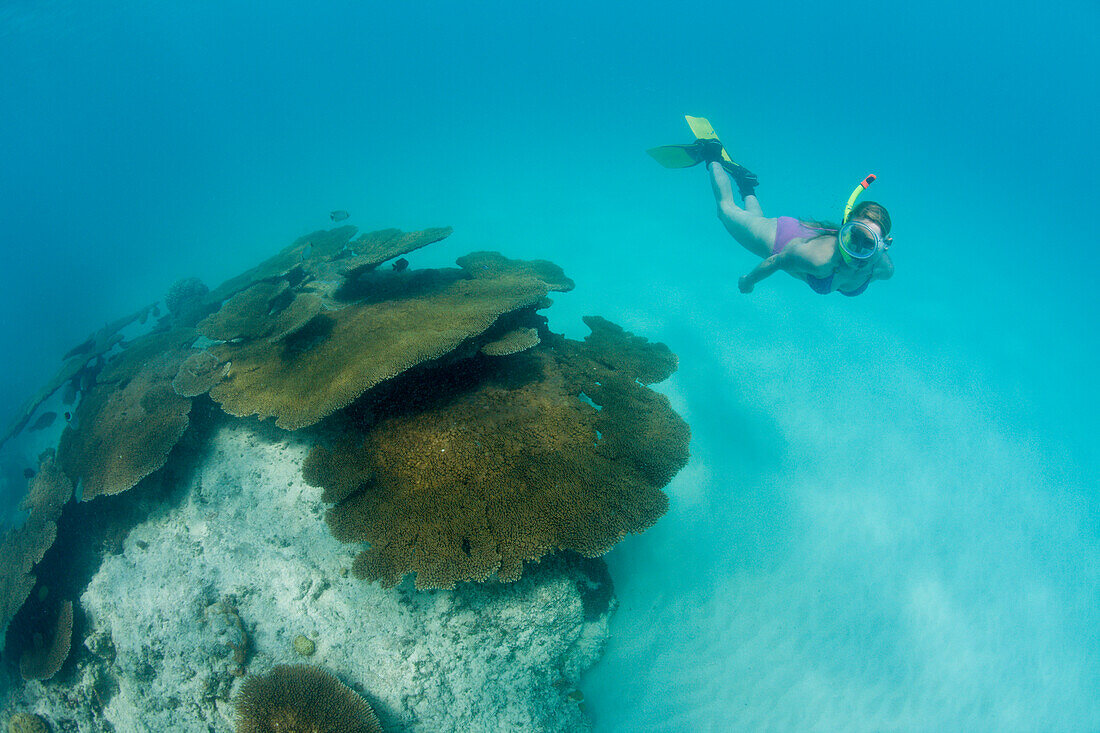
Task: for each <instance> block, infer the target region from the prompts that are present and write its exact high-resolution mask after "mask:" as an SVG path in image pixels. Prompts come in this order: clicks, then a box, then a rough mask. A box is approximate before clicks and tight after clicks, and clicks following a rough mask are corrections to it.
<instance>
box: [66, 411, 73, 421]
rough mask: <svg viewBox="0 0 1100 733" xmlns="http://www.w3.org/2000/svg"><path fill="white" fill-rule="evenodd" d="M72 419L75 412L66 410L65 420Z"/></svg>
mask: <svg viewBox="0 0 1100 733" xmlns="http://www.w3.org/2000/svg"><path fill="white" fill-rule="evenodd" d="M72 419H73V413H71V412H66V413H65V421H66V422H68V421H69V420H72Z"/></svg>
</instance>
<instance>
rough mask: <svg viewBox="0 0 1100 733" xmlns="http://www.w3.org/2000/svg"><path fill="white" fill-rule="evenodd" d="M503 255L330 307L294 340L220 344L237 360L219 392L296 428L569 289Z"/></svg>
mask: <svg viewBox="0 0 1100 733" xmlns="http://www.w3.org/2000/svg"><path fill="white" fill-rule="evenodd" d="M496 258H498V259H496V260H494V265H495V267H494V269H493V270H492V271H491V272H482V271H480V270H479V271H477V272H467V274H466V275H465V276H463V275H462V274H461V273H456V274H455V275H454V276H453V277H450V278H445V279H443V280H441V281H438V282H435V281H433V283H434V284H433V285H432V286H431V287H429V288H426V289H421V290H418V291H417V292H415V297H404V298H400V299H393V300H385V301H380V302H371V301H365V302H359V303H353V304H351V305H348V306H345V307H343V308H340V309H337V310H333V311H326V312H324V313H321V314H319V315H318V316H317V317H315V318H314V319H313V320H312V321H311V322H310V326H309V327H308V328H305V329H302V330H301V331H299V332H298V333H296V334H295V335H294V337H293V338H291V339H284V340H283V341H281V342H278V343H271V342H268V341H261V340H256V341H247V342H243V343H223V344H218V345H216V346H212V347H210V348H211V351H212V352H213V353H214V355H215V356H217V357H218V358H219V359H221V360H222V361H229V362H232V364H233V366H232V369H231V370H230V373H229V376H228V378H227V379H226V380H225V381H223V382H221V383H220V384H218V385H216V386H215V387H214V388H213V389H211V390H210V396H211V397H212V398H213V399H214V401H216V402H218V403H219V404H220V405H221V406H222V409H224V410H225V411H226V412H228V413H230V414H232V415H238V416H245V415H253V414H254V415H259V416H260V417H275V418H276V425H278V426H279V427H282V428H287V429H290V430H296V429H298V428H302V427H305V426H307V425H312V424H313V423H315V422H317V421H318V420H320V419H321V418H323V417H326V416H327V415H330V414H332V413H333V412H335V411H336V410H339V409H341V408H344V407H347V406H348V405H350V404H351V403H352V402H353V401H354V400H355V399H356V398H358V397H359V396H360V395H362V394H363V393H364V392H366V391H367V390H368V389H370V388H371V387H374V386H375V385H377V384H379V383H381V382H383V381H385V380H388V379H392V378H393V377H395V376H397V375H398V374H401V373H402V372H404V371H406V370H408V369H411V368H413V367H415V366H417V365H418V364H421V363H424V362H428V361H431V360H433V359H438V358H440V357H442V356H444V355H446V354H448V353H450V352H451V351H453V350H455V349H456V348H458V346H459V345H460V344H462V343H463V342H464V341H466V340H467V339H470V338H472V337H475V336H478V335H479V334H481V333H483V332H485V331H486V330H488V329H489V328H490V327H491V326H492V325H493V323H494V322H495V321H496V320H497V319H498V318H499V317H500V316H501V315H503V314H505V313H509V312H512V311H516V310H519V309H521V308H524V307H528V306H530V305H532V304H534V303H536V302H538V301H540V300H541V299H542V298H543V297H544V296H545V295H546V293H547V291H548V289H549V288H551V287H561V286H562V283H561V282H560V279H555V280H552V282H551V283H547V282H546V281H545V280H544V279H542V278H543V277H544V276H545V268H544V267H539V268H534V267H530V266H528V265H529V263H525V262H522V261H518V260H507V259H506V258H503V257H500V255H496ZM551 274H553V273H551Z"/></svg>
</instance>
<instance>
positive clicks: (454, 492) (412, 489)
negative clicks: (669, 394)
mask: <svg viewBox="0 0 1100 733" xmlns="http://www.w3.org/2000/svg"><path fill="white" fill-rule="evenodd" d="M596 327H597V329H598V332H599V335H598V336H595V338H594V339H593V342H592V343H589V342H585V343H583V344H582V343H578V342H575V341H569V340H567V339H564V338H562V337H560V336H553V335H550V334H547V335H546V336H548V337H549V340H548V339H547V338H546V337H544V339H543V342H544V343H543V345H542V346H540V347H538V348H536V349H532V350H530V351H527V352H524V353H523V354H520V355H517V356H516V357H514V360H509V362H508V363H506V365H502V364H505V363H502V362H500V361H494V362H491V363H490V366H487V367H485V368H484V369H483V370H482V371H481V372H480V373H477V374H474V375H472V376H471V377H470V378H469V379H468V380H467V381H466V382H463V381H462V380H461V379H458V380H456V381H455V386H454V387H452V389H451V391H449V392H448V391H447V390H446V389H443V388H442V387H441V384H440V379H439V375H438V374H434V373H433V374H431V375H430V376H427V377H425V378H424V381H426V382H431V384H432V386H433V387H434V389H435V391H436V394H437V396H436V397H435V398H429V400H428V402H427V403H426V404H415V405H410V402H409V400H408V394H409V393H410V392H412V393H415V391H416V390H417V388H418V387H419V388H421V389H423V388H424V385H415V384H407V385H404V386H403V388H402V389H394V395H393V399H392V400H390V401H389V403H388V404H381V405H376V406H373V407H372V411H373V412H376V413H378V414H380V415H382V417H381V418H380V420H379V422H378V423H377V424H376V425H374V426H373V427H371V428H370V429H369V430H368V431H367V432H366V433H365V434H363V435H362V436H361V439H360V440H359V441H358V442H357V443H356V442H351V441H349V440H347V436H345V442H344V443H342V444H341V445H339V446H337V447H336V448H334V449H333V451H331V452H329V451H328V450H327V449H325V448H323V447H317V448H315V449H314V455H313V456H311V459H310V460H311V461H321V460H323V461H324V462H325V463H326V464H332V463H334V462H335V463H339V462H341V461H345V462H348V463H352V464H355V465H359V466H361V465H364V464H365V468H363V469H361V470H360V474H361V475H363V476H365V475H367V474H368V473H369V475H370V478H369V480H365V481H364V485H363V486H362V488H360V490H358V491H356V492H355V493H353V494H351V495H350V496H348V498H346V499H344V500H343V501H341V502H340V503H338V504H337V505H336V506H334V507H333V508H332V509H331V510H330V511H329V512H328V515H327V517H326V519H327V521H328V522H329V526H330V528H331V529H332V532H333V534H334V535H335V536H336V537H337V539H340V540H342V541H344V542H368V543H370V547H369V548H367V549H365V550H363V551H362V552H361V553H360V554H359V556H358V557H357V558H356V561H355V565H354V568H353V569H354V571H355V573H356V575H357V576H359V577H363V578H369V579H377V580H380V581H382V583H383V584H384V585H395V584H396V583H398V582H399V581H400V580H401V578H402V577H403V576H404V575H405V574H407V573H410V572H413V573H416V585H417V587H419V588H453V587H454V586H455V583H457V582H460V581H470V580H473V581H483V580H486V579H487V578H489V577H490V576H491V575H492V574H493V573H496V574H497V576H498V577H499V578H500V579H501V580H504V581H514V580H516V579H518V578H519V577H520V576H521V574H522V571H523V563H524V562H525V561H528V560H536V559H538V558H540V557H542V556H543V555H545V554H547V553H549V552H553V551H555V550H560V549H571V550H575V551H577V552H579V553H581V554H582V555H585V556H588V557H595V556H597V555H601V554H603V553H604V552H606V551H607V550H609V549H610V548H611V547H612V546H613V545H614V544H615V543H616V542H618V541H619V540H620V539H621V538H622V537H623V536H625V535H626V534H627V533H630V532H641V531H643V530H644V529H646V528H647V527H649V526H650V525H652V524H653V523H654V522H655V521H656V520H657V518H658V517H660V516H661V515H662V514H663V513H664V512H665V511H666V509H667V504H668V498H667V496H666V495H665V494H664V493H663V492H662V491H661V488H662V487H663V486H664V485H665V484H666V483H667V482H668V481H669V480H670V479H671V478H672V476H673V474H674V473H675V472H676V471H678V470H679V469H680V468H681V467H682V466H683V465H684V463H685V462H686V460H687V444H688V439H689V431H688V428H687V425H686V424H685V423H684V422H683V421H682V420H681V419H680V418H679V417H678V416H677V415H676V413H675V412H673V411H672V409H671V408H670V407H669V404H668V400H667V399H666V398H665V397H664V396H663V395H660V394H658V393H656V392H653V391H651V390H649V389H646V388H645V387H643V386H641V385H640V384H639V383H638V377H639V375H649V376H654V375H656V374H660V373H662V371H664V370H666V369H667V367H668V364H669V361H668V355H669V352H668V350H667V348H666V347H664V346H663V345H661V344H645V345H642V344H641V343H640V342H639V341H638V340H636V339H634V337H631V336H630V335H629V334H626V333H625V332H622V331H621V330H620V331H619V332H617V333H616V332H614V331H612V330H610V329H607V328H606V327H604V326H603V325H602V324H600V323H598V322H597V326H596ZM594 335H595V333H594ZM590 338H592V337H590ZM612 347H615V348H612ZM618 351H624V352H626V353H627V354H628V355H630V356H631V358H618V359H616V358H615V355H616V353H617V352H618ZM646 356H648V359H646V358H645V357H646ZM673 364H674V362H673ZM493 365H496V366H493ZM627 365H629V366H631V367H632V368H629V369H628V368H625V367H626V366H627ZM666 376H667V375H666ZM409 379H410V380H412V379H413V377H411V376H410V377H409ZM582 392H583V393H586V394H588V395H589V396H590V397H591V398H592V399H593V400H594V401H595V402H597V403H599V404H600V405H601V406H602V409H596V408H595V407H592V406H590V405H589V404H588V403H586V402H584V401H583V400H582V399H580V398H579V397H580V395H581V393H582ZM318 456H319V457H318ZM336 477H339V473H338V472H337V471H336V470H335V469H331V468H330V469H329V471H328V474H327V476H324V477H319V476H318V475H317V473H316V472H313V473H307V475H306V478H307V480H310V481H313V482H318V478H321V481H320V483H321V485H323V486H324V488H325V490H326V492H333V493H335V494H340V493H344V492H345V491H346V488H347V487H346V485H338V484H337V481H336Z"/></svg>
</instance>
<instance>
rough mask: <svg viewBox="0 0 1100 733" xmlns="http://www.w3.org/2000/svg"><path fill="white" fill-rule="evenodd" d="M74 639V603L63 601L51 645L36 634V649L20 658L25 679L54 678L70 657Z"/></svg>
mask: <svg viewBox="0 0 1100 733" xmlns="http://www.w3.org/2000/svg"><path fill="white" fill-rule="evenodd" d="M72 637H73V602H72V601H62V602H61V607H60V608H59V609H58V612H57V622H56V623H55V625H54V629H53V636H52V637H51V638H50V640H49V643H48V644H47V643H46V641H45V640H44V639H42V637H41V635H40V634H35V638H34V647H33V648H32V649H29V650H27V651H25V652H23V655H22V657H20V659H19V673H20V674H22V675H23V679H25V680H48V679H49V678H50V677H53V676H54V675H55V674H56V673H57V671H58V670H59V669H61V665H62V664H64V663H65V660H66V659H67V658H68V656H69V644H70V643H71V641H72Z"/></svg>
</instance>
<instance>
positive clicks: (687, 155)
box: [646, 145, 703, 168]
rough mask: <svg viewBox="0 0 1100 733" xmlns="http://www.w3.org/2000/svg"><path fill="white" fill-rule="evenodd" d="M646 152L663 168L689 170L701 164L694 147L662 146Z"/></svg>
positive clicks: (697, 150) (701, 160)
mask: <svg viewBox="0 0 1100 733" xmlns="http://www.w3.org/2000/svg"><path fill="white" fill-rule="evenodd" d="M646 152H647V153H649V154H650V155H651V156H653V159H654V160H656V161H657V162H658V163H660V164H661V165H663V166H664V167H665V168H690V167H691V166H693V165H699V164H700V163H702V162H703V159H702V158H700V157H699V149H698V148H697V147H696V146H695V145H662V146H661V147H659V148H650V149H649V150H647V151H646Z"/></svg>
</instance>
